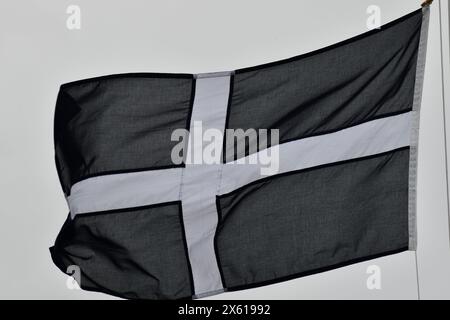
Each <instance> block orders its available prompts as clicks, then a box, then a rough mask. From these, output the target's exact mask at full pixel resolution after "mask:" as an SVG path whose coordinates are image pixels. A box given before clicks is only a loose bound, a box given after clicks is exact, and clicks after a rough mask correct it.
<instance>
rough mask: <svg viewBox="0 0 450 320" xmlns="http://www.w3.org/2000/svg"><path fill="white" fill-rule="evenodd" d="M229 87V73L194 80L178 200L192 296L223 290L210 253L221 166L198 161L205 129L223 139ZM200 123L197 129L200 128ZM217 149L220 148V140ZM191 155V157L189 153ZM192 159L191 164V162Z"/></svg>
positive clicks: (213, 255)
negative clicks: (190, 274)
mask: <svg viewBox="0 0 450 320" xmlns="http://www.w3.org/2000/svg"><path fill="white" fill-rule="evenodd" d="M229 88H230V74H228V73H227V74H219V75H212V76H210V77H207V76H200V77H197V80H196V89H195V98H194V105H193V110H192V117H191V127H190V136H189V143H188V152H187V154H188V155H187V160H186V161H187V163H186V168H185V169H184V171H183V178H182V185H181V200H182V209H183V221H184V228H185V232H186V242H187V247H188V251H189V252H188V253H189V259H190V263H191V268H192V277H193V280H194V288H195V295H196V296H197V297H198V296H201V295H202V294H206V293H211V292H218V291H220V290H223V285H222V281H221V277H220V272H219V267H218V265H217V260H216V255H215V251H214V234H215V231H216V226H217V219H218V215H217V210H216V203H215V199H216V194H217V193H218V186H219V180H220V174H221V168H222V165H221V164H220V163H218V164H205V163H204V161H203V162H202V163H199V162H201V161H198V160H199V159H200V160H201V157H202V150H203V147H204V144H203V141H202V135H201V134H200V133H199V130H200V129H201V130H203V133H204V132H205V131H206V130H208V129H214V130H218V131H219V132H220V133H221V136H222V137H223V132H224V128H225V119H226V112H227V104H228V95H229ZM200 121H201V127H200ZM219 142H220V146H222V141H219ZM192 152H193V153H194V154H192ZM191 159H195V161H191Z"/></svg>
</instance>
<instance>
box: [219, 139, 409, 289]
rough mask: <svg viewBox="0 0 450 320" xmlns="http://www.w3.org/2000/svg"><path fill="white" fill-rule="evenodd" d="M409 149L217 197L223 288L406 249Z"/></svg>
mask: <svg viewBox="0 0 450 320" xmlns="http://www.w3.org/2000/svg"><path fill="white" fill-rule="evenodd" d="M408 167H409V148H403V149H398V150H396V151H392V152H388V153H385V154H380V155H376V156H372V157H368V158H360V159H354V160H350V161H346V162H342V163H338V164H331V165H326V166H322V167H317V168H312V169H307V170H302V171H297V172H289V173H287V174H280V175H277V176H272V177H268V178H265V179H263V180H259V181H256V182H255V183H251V184H249V185H247V186H244V187H242V188H240V189H238V190H235V191H233V192H231V193H230V194H226V195H222V196H219V197H218V198H217V207H218V212H219V223H218V227H217V232H216V236H215V247H216V255H217V259H218V263H219V267H220V269H221V274H222V278H223V283H224V285H225V286H226V287H227V288H233V287H239V286H249V285H253V284H257V283H260V282H266V281H273V280H275V279H278V278H284V277H289V276H292V275H295V274H301V273H307V272H308V271H312V270H317V269H323V268H327V267H330V266H334V265H340V264H343V263H346V262H348V261H352V260H355V259H361V258H365V257H370V256H374V255H382V254H384V253H387V252H392V251H399V250H403V249H404V248H407V247H408Z"/></svg>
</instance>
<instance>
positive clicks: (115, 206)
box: [50, 7, 429, 299]
mask: <svg viewBox="0 0 450 320" xmlns="http://www.w3.org/2000/svg"><path fill="white" fill-rule="evenodd" d="M428 18H429V8H428V7H424V8H423V9H420V10H417V11H414V12H412V13H410V14H408V15H406V16H404V17H401V18H399V19H397V20H395V21H393V22H391V23H389V24H386V25H384V26H382V27H381V28H380V29H377V30H372V31H369V32H367V33H364V34H362V35H359V36H356V37H354V38H351V39H348V40H345V41H343V42H340V43H337V44H334V45H331V46H329V47H326V48H323V49H319V50H317V51H314V52H311V53H307V54H304V55H300V56H296V57H293V58H289V59H286V60H281V61H277V62H273V63H268V64H264V65H259V66H255V67H250V68H244V69H239V70H235V71H232V72H219V73H205V74H195V75H193V74H157V73H132V74H118V75H110V76H102V77H97V78H91V79H86V80H79V81H75V82H71V83H67V84H64V85H62V86H61V88H60V92H59V95H58V99H57V104H56V111H55V127H54V142H55V155H56V166H57V171H58V175H59V178H60V182H61V185H62V189H63V191H64V194H65V196H66V199H67V202H68V206H69V210H70V213H69V215H68V217H67V219H66V222H65V223H64V225H63V227H62V229H61V231H60V233H59V235H58V237H57V239H56V242H55V245H54V246H53V247H52V248H51V249H50V251H51V255H52V259H53V261H54V262H55V264H56V265H57V266H58V267H59V268H60V269H61V270H62V271H63V272H66V271H67V269H68V267H69V266H74V265H75V266H78V267H79V270H80V272H81V274H80V277H79V282H80V283H79V284H80V286H81V287H82V288H83V289H86V290H94V291H100V292H105V293H108V294H112V295H115V296H119V297H123V298H130V299H133V298H136V299H179V298H201V297H204V296H207V295H212V294H216V293H221V292H224V291H232V290H238V289H245V288H250V287H255V286H260V285H265V284H270V283H275V282H279V281H283V280H288V279H292V278H296V277H300V276H305V275H309V274H314V273H317V272H322V271H325V270H330V269H333V268H337V267H341V266H345V265H348V264H351V263H356V262H359V261H365V260H368V259H373V258H375V257H381V256H385V255H389V254H393V253H398V252H401V251H405V250H415V248H416V242H417V237H416V171H417V152H418V149H417V147H418V129H419V114H420V104H421V92H422V82H423V72H424V64H425V55H426V43H427V32H428ZM199 124H201V128H202V130H203V132H205V130H208V129H214V130H215V132H218V133H220V134H221V136H222V137H223V140H221V141H220V143H219V144H218V145H219V146H220V150H216V151H215V153H216V154H217V153H218V154H219V155H220V157H219V161H218V162H217V163H205V162H201V163H197V162H195V161H191V159H195V157H196V155H197V154H198V153H197V151H199V152H202V150H203V148H204V143H203V142H200V146H198V145H197V142H198V141H197V137H196V136H195V133H194V134H193V132H195V131H196V130H197V129H198V126H199ZM178 129H184V130H185V131H186V132H189V133H190V134H189V137H188V138H187V139H186V141H184V142H183V143H184V146H185V147H186V148H184V149H182V151H181V155H182V161H181V162H176V161H174V160H173V150H174V148H175V147H176V146H177V141H175V140H174V139H173V133H174V131H176V130H178ZM250 129H254V130H256V131H257V132H260V131H259V130H264V129H270V130H272V129H276V130H278V131H277V132H278V136H279V138H278V140H270V141H269V143H268V144H267V145H263V146H262V147H261V145H259V144H257V142H258V141H259V140H261V139H262V138H261V137H260V136H257V137H256V139H251V138H249V139H247V138H248V137H245V139H241V140H243V141H239V139H234V138H233V137H231V136H229V135H228V132H230V131H231V132H232V130H243V131H244V132H245V131H247V130H250ZM240 142H242V143H240ZM239 146H243V147H242V148H241V149H242V150H238V149H239V148H240V147H239ZM199 148H200V149H199ZM236 151H238V152H236ZM268 153H271V154H272V155H277V158H276V159H275V158H274V159H272V160H274V161H276V170H275V171H273V172H269V173H267V172H266V173H264V174H263V170H261V169H263V167H264V164H263V163H261V162H258V161H256V162H253V163H252V162H251V160H252V159H262V158H263V156H264V155H266V156H267V154H268Z"/></svg>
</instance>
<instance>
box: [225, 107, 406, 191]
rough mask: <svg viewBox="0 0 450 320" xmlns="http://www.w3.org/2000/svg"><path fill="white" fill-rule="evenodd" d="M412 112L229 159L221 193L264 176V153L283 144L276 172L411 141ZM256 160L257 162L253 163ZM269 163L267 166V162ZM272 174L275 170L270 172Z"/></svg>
mask: <svg viewBox="0 0 450 320" xmlns="http://www.w3.org/2000/svg"><path fill="white" fill-rule="evenodd" d="M411 116H412V112H407V113H403V114H400V115H396V116H391V117H386V118H382V119H377V120H373V121H369V122H366V123H363V124H360V125H357V126H353V127H350V128H347V129H343V130H340V131H338V132H334V133H330V134H324V135H320V136H315V137H310V138H304V139H300V140H295V141H291V142H287V143H283V144H280V145H279V146H275V147H272V148H269V149H266V150H262V151H260V152H258V153H254V154H252V155H249V156H247V157H246V158H245V159H241V161H243V163H247V164H246V165H244V164H239V163H237V161H233V162H229V163H226V164H225V165H224V167H223V171H222V182H221V186H220V191H219V192H220V194H225V193H228V192H231V191H233V190H235V189H237V188H239V187H242V186H244V185H246V184H248V183H250V182H253V181H256V180H258V179H261V178H264V177H266V176H267V175H262V174H261V168H262V167H264V166H263V165H261V164H260V163H259V162H258V159H259V157H260V156H261V154H262V153H265V152H268V151H276V148H279V170H278V171H277V172H275V173H274V174H278V173H283V172H289V171H293V170H300V169H306V168H311V167H314V166H319V165H323V164H327V163H332V162H337V161H343V160H349V159H353V158H359V157H365V156H370V155H374V154H377V153H382V152H386V151H390V150H393V149H397V148H401V147H405V146H408V145H409V137H410V123H411ZM249 163H253V164H249ZM266 167H267V166H266ZM269 175H271V174H269Z"/></svg>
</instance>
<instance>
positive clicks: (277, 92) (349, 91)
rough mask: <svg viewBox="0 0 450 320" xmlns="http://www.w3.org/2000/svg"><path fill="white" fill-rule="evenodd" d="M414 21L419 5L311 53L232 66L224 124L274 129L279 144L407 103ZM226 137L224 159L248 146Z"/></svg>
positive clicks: (416, 33) (418, 18)
mask: <svg viewBox="0 0 450 320" xmlns="http://www.w3.org/2000/svg"><path fill="white" fill-rule="evenodd" d="M421 24H422V12H421V10H418V11H415V12H414V13H412V14H410V15H408V16H406V17H402V18H400V19H398V20H396V21H394V22H392V23H390V24H388V25H385V26H383V27H382V28H381V30H375V31H370V32H368V33H366V34H363V35H361V36H357V37H355V38H352V39H350V40H346V41H344V42H342V43H338V44H336V45H333V46H331V47H328V48H325V49H321V50H319V51H316V52H312V53H308V54H306V55H302V56H298V57H294V58H291V59H288V60H285V61H279V62H275V63H271V64H267V65H262V66H257V67H252V68H248V69H241V70H237V71H236V72H235V75H234V77H233V85H232V94H231V95H230V99H231V101H230V102H229V108H228V115H227V124H226V128H229V129H239V128H240V129H244V130H246V129H249V128H254V129H279V130H280V131H279V133H280V143H282V142H287V141H290V140H294V139H300V138H304V137H308V136H313V135H318V134H323V133H328V132H333V131H336V130H339V129H342V128H346V127H349V126H353V125H355V124H359V123H362V122H365V121H369V120H373V119H375V118H377V117H380V116H385V115H391V114H396V113H399V112H405V111H409V110H411V108H412V102H413V96H414V83H415V70H416V63H417V51H418V50H417V48H418V44H419V38H420V30H421ZM230 140H231V139H229V138H226V141H225V143H224V145H225V152H224V161H225V162H228V161H232V160H234V159H235V158H239V155H240V154H242V156H243V155H247V154H248V150H249V149H251V148H250V147H249V146H248V141H247V142H246V143H243V142H242V141H241V143H242V147H240V148H238V147H239V146H240V145H239V144H237V145H238V147H236V144H233V143H232V141H230ZM272 144H273V143H272ZM244 147H245V148H246V149H247V150H246V152H244V150H243V148H244ZM233 148H238V151H237V152H239V153H237V152H236V151H235V152H234V153H233V152H232V151H233ZM253 148H254V147H253ZM256 149H257V148H256Z"/></svg>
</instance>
